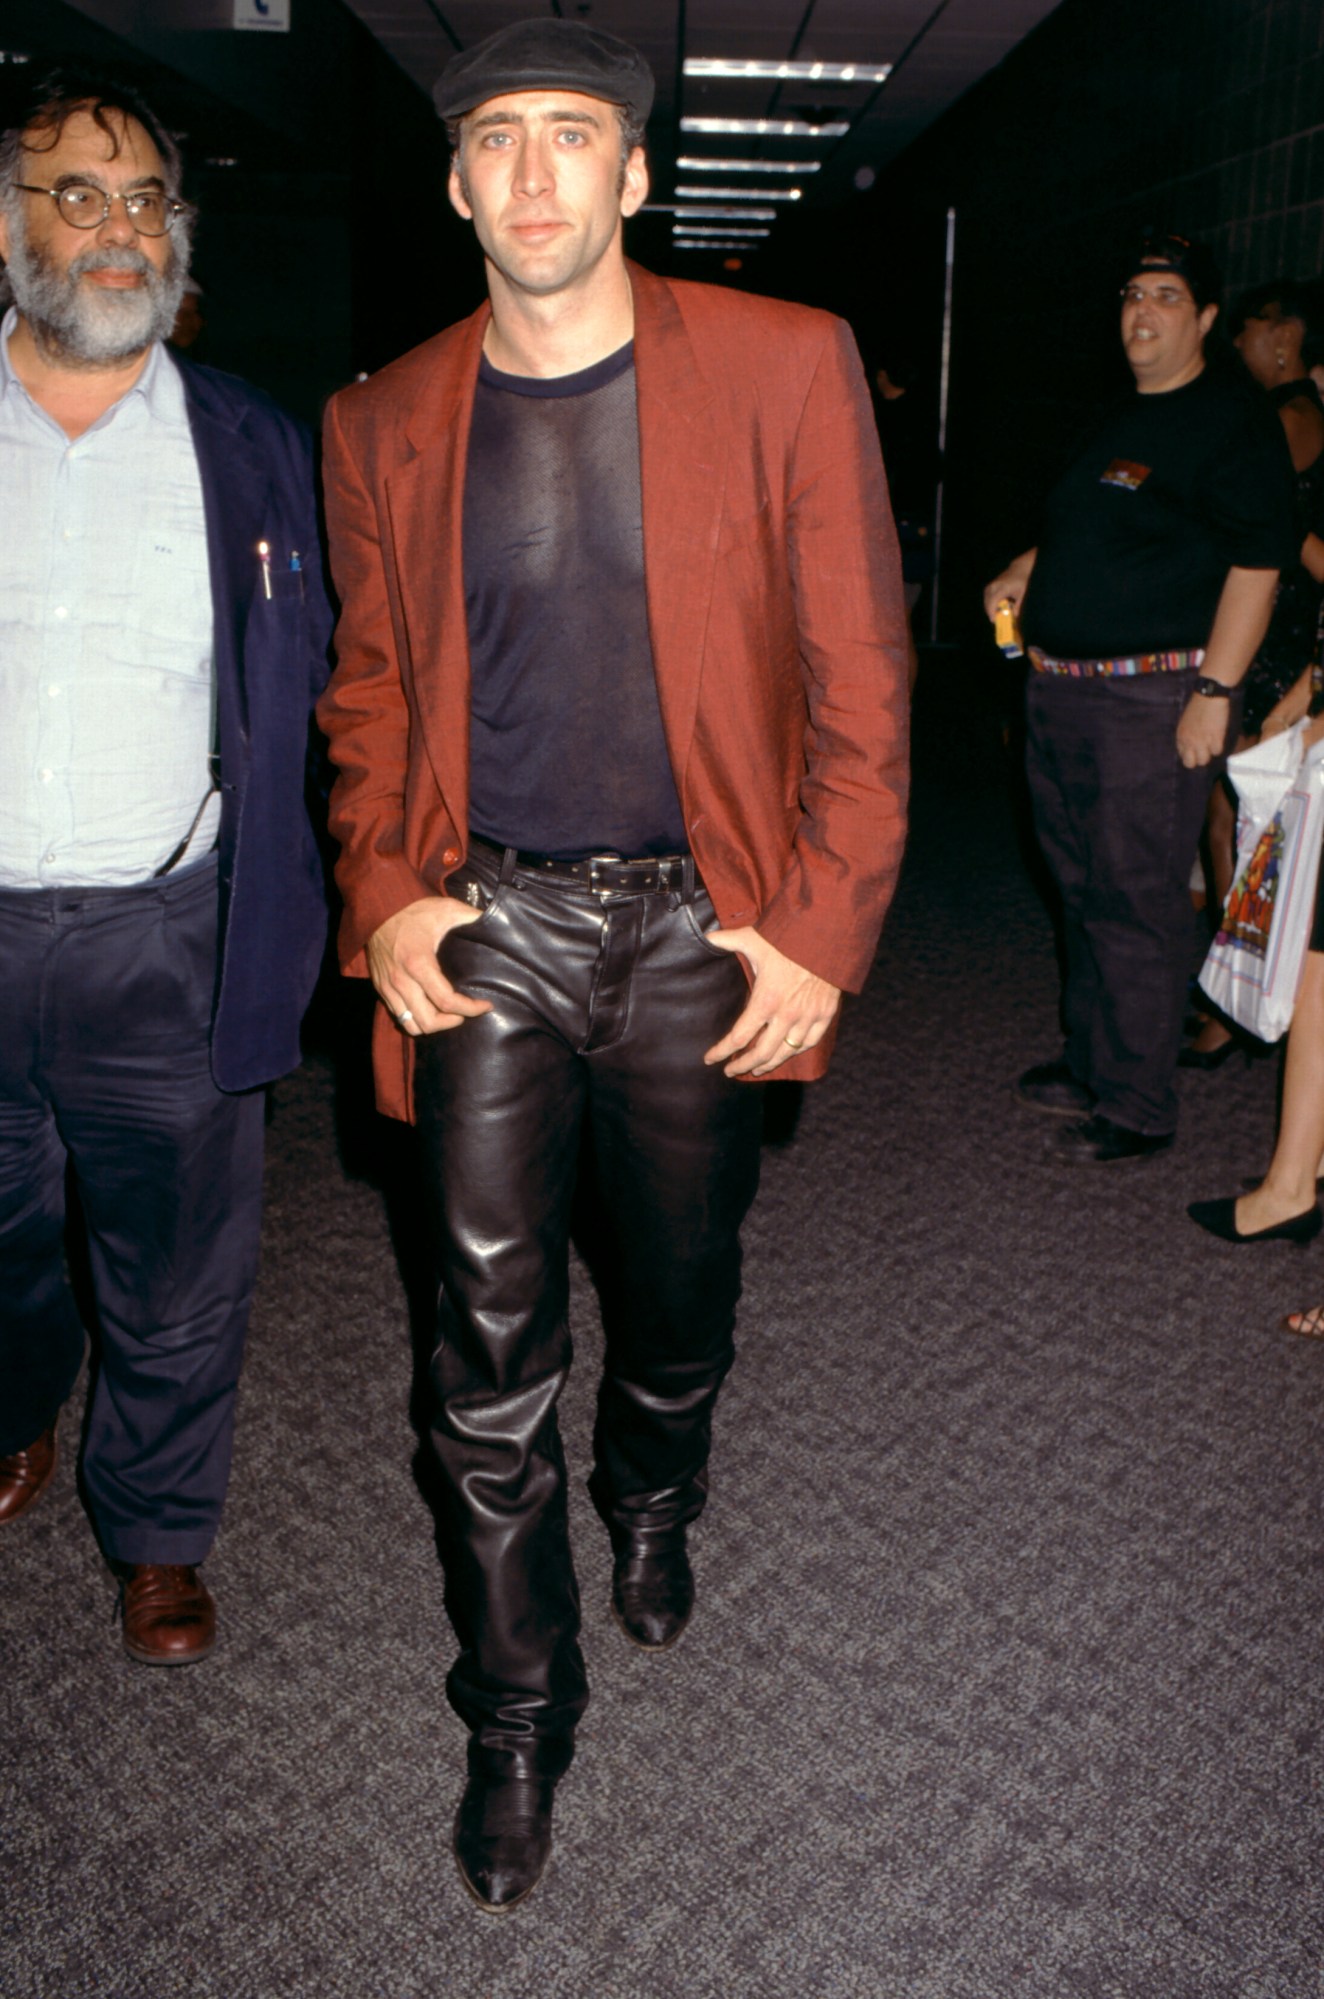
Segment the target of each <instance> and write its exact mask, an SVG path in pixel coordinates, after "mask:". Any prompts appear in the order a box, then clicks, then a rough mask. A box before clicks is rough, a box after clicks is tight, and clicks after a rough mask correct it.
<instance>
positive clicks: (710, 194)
mask: <svg viewBox="0 0 1324 1999" xmlns="http://www.w3.org/2000/svg"><path fill="white" fill-rule="evenodd" d="M803 191H804V190H803V189H802V188H798V187H678V188H677V189H676V193H677V194H678V195H680V196H681V197H682V198H683V197H684V196H686V195H688V196H689V197H690V199H691V200H696V199H697V200H699V201H798V200H799V199H800V196H801V194H802V193H803Z"/></svg>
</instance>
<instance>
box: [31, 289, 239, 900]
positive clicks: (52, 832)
mask: <svg viewBox="0 0 1324 1999" xmlns="http://www.w3.org/2000/svg"><path fill="white" fill-rule="evenodd" d="M15 323H16V315H15V313H14V312H13V310H12V309H11V310H10V312H9V313H8V314H7V315H6V317H5V320H4V323H3V325H2V326H0V886H4V887H8V888H28V889H30V888H54V887H63V886H79V887H82V886H85V885H89V884H92V885H100V886H116V885H122V884H127V883H131V882H141V881H145V880H146V879H147V878H148V877H149V876H150V875H152V874H153V873H154V872H155V871H156V870H157V869H158V868H159V867H160V866H161V865H162V863H163V862H164V861H166V860H167V859H168V858H169V856H170V855H171V853H172V852H173V850H174V849H175V847H176V846H177V845H178V843H179V842H180V840H182V839H183V838H184V835H185V834H186V833H187V831H188V828H189V826H190V824H191V822H192V821H193V818H194V815H195V814H196V812H197V810H198V807H199V804H200V803H201V801H202V799H203V797H204V795H205V794H206V791H207V787H208V782H209V780H208V762H207V760H208V756H209V753H210V751H211V747H212V704H213V672H212V642H213V641H212V602H211V582H210V578H209V575H208V570H207V532H206V522H205V520H204V517H203V506H202V485H201V481H200V479H199V476H198V465H197V458H196V455H195V453H194V449H193V439H192V436H191V433H190V431H189V423H188V412H187V409H186V407H185V402H184V385H183V382H182V381H181V379H180V375H179V371H178V369H177V368H176V367H175V365H174V363H173V362H172V360H171V359H170V357H169V355H168V354H167V353H166V351H165V349H164V348H163V347H160V346H156V347H154V348H153V349H152V351H151V353H150V355H149V356H148V359H147V365H146V366H145V367H144V369H143V372H142V374H141V375H140V376H139V378H138V380H137V382H136V383H135V384H134V386H133V388H132V389H130V390H129V391H128V393H127V394H126V395H124V396H122V397H121V398H120V400H119V401H118V402H117V403H115V404H114V405H113V406H112V407H111V408H110V409H108V410H107V411H106V413H105V415H104V416H102V417H100V418H99V419H98V420H97V422H96V423H94V424H93V425H92V426H91V428H90V429H88V430H85V431H84V432H83V434H82V435H81V436H80V437H76V438H72V439H71V438H70V437H69V436H67V434H66V433H65V432H64V431H63V430H62V429H61V428H60V425H59V424H58V423H56V421H55V420H54V418H53V417H51V416H49V415H48V414H47V413H46V411H45V410H43V409H41V408H40V407H39V406H38V405H37V404H36V403H35V402H34V401H33V400H32V398H31V396H30V395H29V394H28V392H27V390H26V389H25V388H24V387H23V384H22V383H21V382H20V381H19V379H18V377H17V376H16V375H15V373H14V371H13V368H12V366H11V363H10V359H9V340H10V336H11V334H12V333H13V330H14V326H15ZM219 816H220V806H219V800H218V798H217V797H216V796H215V794H213V795H212V797H211V798H210V799H209V801H208V803H207V806H206V809H205V810H204V812H203V815H202V818H201V819H200V820H199V822H198V825H197V828H196V830H195V832H194V835H193V837H192V839H191V841H190V843H189V848H188V854H187V856H186V857H185V860H184V861H181V862H180V863H179V865H186V863H187V861H188V860H194V859H199V858H201V856H202V855H203V854H205V853H206V852H207V851H208V850H209V848H211V846H212V845H213V844H214V843H215V838H216V827H217V823H218V820H219Z"/></svg>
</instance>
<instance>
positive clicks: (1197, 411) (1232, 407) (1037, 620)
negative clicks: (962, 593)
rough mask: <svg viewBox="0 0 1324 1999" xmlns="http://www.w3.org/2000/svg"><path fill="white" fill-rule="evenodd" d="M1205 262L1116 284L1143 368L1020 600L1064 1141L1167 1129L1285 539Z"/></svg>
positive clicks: (1282, 475) (1142, 268)
mask: <svg viewBox="0 0 1324 1999" xmlns="http://www.w3.org/2000/svg"><path fill="white" fill-rule="evenodd" d="M1217 312H1218V305H1217V276H1216V273H1215V272H1214V269H1213V266H1212V260H1211V259H1210V257H1209V254H1208V252H1207V251H1206V250H1204V249H1203V247H1202V246H1201V245H1198V244H1192V243H1189V242H1187V241H1186V240H1185V239H1184V238H1182V237H1177V236H1165V237H1159V238H1151V239H1149V240H1148V241H1147V242H1146V243H1145V244H1144V245H1143V247H1142V249H1141V250H1140V252H1139V254H1138V255H1137V257H1136V259H1135V264H1134V268H1133V270H1132V273H1131V276H1130V279H1129V281H1128V282H1127V283H1126V285H1124V286H1123V288H1122V324H1121V333H1122V345H1123V348H1124V350H1125V353H1126V358H1127V361H1128V363H1129V364H1130V367H1131V372H1132V374H1133V376H1134V378H1135V390H1134V392H1133V393H1130V394H1128V395H1126V396H1124V397H1123V398H1122V399H1121V400H1120V401H1118V402H1117V403H1116V404H1114V405H1113V407H1112V408H1111V409H1109V410H1108V411H1107V412H1106V413H1105V414H1104V416H1103V418H1102V420H1101V421H1100V423H1099V425H1098V427H1097V428H1096V429H1095V430H1094V431H1093V433H1092V434H1091V436H1090V437H1089V439H1088V441H1087V442H1086V443H1085V445H1084V446H1083V448H1082V449H1081V450H1080V451H1079V452H1078V454H1077V456H1076V457H1075V459H1074V461H1073V463H1072V464H1071V466H1070V467H1069V469H1068V470H1067V472H1066V474H1065V475H1064V477H1063V478H1062V479H1060V480H1059V482H1058V484H1057V485H1056V486H1055V487H1054V488H1053V490H1052V492H1051V493H1050V495H1049V498H1048V504H1047V506H1046V508H1045V513H1044V528H1043V533H1042V535H1041V537H1040V541H1039V544H1038V547H1037V548H1033V549H1029V550H1027V551H1026V553H1025V554H1024V555H1021V556H1019V557H1018V558H1017V559H1016V561H1015V562H1013V563H1012V564H1011V565H1010V566H1009V567H1008V568H1007V569H1006V570H1005V571H1004V572H1003V573H1002V575H1000V576H998V577H997V578H995V580H994V581H993V582H992V583H991V584H990V585H989V587H988V590H987V592H986V593H985V605H986V608H987V610H988V612H989V615H990V617H991V616H992V615H993V611H994V608H995V606H996V604H997V603H998V601H999V600H1001V599H1010V600H1011V602H1012V604H1013V605H1014V606H1015V607H1016V608H1017V610H1018V611H1019V614H1020V620H1021V629H1022V632H1023V634H1024V639H1025V643H1026V649H1027V652H1028V654H1029V659H1030V664H1031V667H1032V668H1033V671H1032V672H1031V674H1030V681H1029V689H1028V694H1027V765H1028V776H1029V783H1030V794H1031V799H1032V803H1033V808H1034V819H1035V829H1036V832H1037V834H1038V837H1039V842H1040V845H1041V847H1042V849H1043V853H1044V857H1045V859H1046V860H1047V862H1048V865H1049V868H1050V869H1051V871H1052V874H1053V876H1054V879H1055V881H1056V883H1057V886H1058V889H1059V891H1060V893H1061V897H1062V905H1063V921H1064V929H1065V944H1066V986H1065V991H1064V995H1063V1013H1064V1017H1065V1026H1066V1046H1065V1049H1064V1051H1063V1054H1062V1056H1061V1057H1060V1058H1059V1059H1058V1060H1056V1061H1052V1062H1043V1063H1039V1064H1037V1065H1036V1066H1035V1067H1034V1068H1032V1069H1029V1070H1027V1071H1026V1073H1025V1074H1024V1075H1023V1076H1022V1077H1021V1078H1020V1081H1019V1084H1018V1094H1019V1095H1020V1097H1021V1099H1022V1101H1023V1102H1025V1103H1027V1104H1030V1105H1031V1106H1033V1107H1034V1108H1036V1109H1039V1110H1044V1111H1049V1112H1052V1113H1054V1114H1057V1115H1062V1116H1067V1117H1070V1118H1071V1119H1072V1122H1071V1123H1070V1124H1069V1125H1067V1126H1066V1128H1065V1129H1064V1130H1063V1131H1062V1132H1061V1133H1060V1134H1059V1146H1060V1150H1061V1154H1062V1156H1063V1158H1064V1159H1065V1160H1068V1161H1070V1162H1073V1163H1075V1164H1081V1165H1108V1164H1114V1163H1117V1162H1119V1161H1124V1160H1135V1159H1145V1158H1148V1157H1150V1156H1151V1155H1152V1154H1154V1153H1156V1152H1159V1151H1161V1150H1163V1149H1164V1148H1165V1147H1166V1146H1169V1145H1171V1143H1172V1139H1173V1133H1174V1130H1175V1127H1176V1122H1177V1099H1176V1092H1175V1088H1174V1079H1175V1071H1176V1065H1177V1053H1178V1049H1179V1046H1180V1041H1181V1023H1182V1014H1183V1010H1184V1004H1185V994H1186V979H1187V974H1188V971H1189V952H1190V899H1189V893H1188V883H1189V879H1190V870H1191V863H1192V860H1193V859H1194V856H1195V851H1196V847H1197V845H1198V842H1199V838H1200V829H1201V826H1202V824H1203V821H1204V815H1205V809H1206V806H1207V803H1208V798H1209V793H1210V790H1211V788H1212V786H1213V784H1214V783H1215V781H1216V780H1217V778H1218V776H1219V775H1220V773H1221V772H1222V770H1223V767H1224V760H1225V757H1226V754H1227V751H1228V749H1229V748H1230V747H1231V745H1232V743H1233V742H1234V741H1235V739H1236V734H1237V719H1238V713H1239V706H1240V702H1239V696H1238V694H1237V688H1238V684H1239V682H1240V680H1241V678H1242V675H1243V674H1244V673H1245V671H1246V668H1247V666H1248V665H1249V664H1250V661H1251V659H1252V658H1253V657H1254V655H1255V651H1256V648H1257V646H1258V645H1259V642H1260V640H1261V639H1262V637H1263V636H1264V631H1265V628H1266V626H1267V624H1268V620H1269V613H1270V611H1271V609H1272V606H1273V598H1274V589H1275V586H1276V584H1277V580H1278V571H1279V569H1280V567H1281V566H1282V564H1283V563H1285V562H1288V561H1290V560H1291V557H1292V553H1293V527H1292V510H1291V497H1292V496H1291V465H1290V462H1289V460H1288V456H1287V452H1286V449H1285V447H1284V445H1283V441H1282V435H1281V430H1280V428H1279V426H1277V425H1276V424H1274V423H1272V422H1271V421H1270V422H1266V421H1265V413H1264V410H1263V408H1262V407H1261V400H1262V399H1261V398H1259V397H1258V396H1256V394H1255V393H1254V391H1253V389H1251V388H1250V387H1249V386H1244V385H1243V384H1242V383H1241V382H1240V381H1238V380H1237V379H1236V377H1235V376H1233V375H1231V374H1230V373H1227V372H1225V371H1224V370H1222V369H1221V368H1216V367H1209V366H1206V361H1205V353H1204V342H1205V339H1206V337H1207V335H1208V334H1209V331H1210V329H1211V327H1212V326H1213V323H1214V320H1215V318H1216V316H1217Z"/></svg>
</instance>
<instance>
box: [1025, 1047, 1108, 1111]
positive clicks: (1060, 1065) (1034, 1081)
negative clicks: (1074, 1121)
mask: <svg viewBox="0 0 1324 1999" xmlns="http://www.w3.org/2000/svg"><path fill="white" fill-rule="evenodd" d="M1016 1095H1017V1096H1018V1097H1019V1098H1020V1100H1021V1102H1022V1103H1023V1104H1028V1105H1029V1107H1030V1109H1031V1110H1032V1111H1047V1112H1048V1114H1049V1116H1050V1117H1075V1118H1078V1117H1081V1116H1082V1115H1084V1116H1088V1115H1089V1113H1090V1111H1092V1110H1093V1108H1094V1092H1093V1090H1087V1089H1086V1088H1085V1085H1084V1084H1083V1083H1078V1082H1077V1081H1076V1078H1075V1077H1074V1076H1073V1075H1072V1073H1071V1071H1070V1069H1069V1068H1068V1067H1067V1065H1066V1063H1065V1062H1060V1061H1059V1062H1036V1063H1035V1065H1034V1067H1033V1069H1027V1070H1026V1071H1025V1074H1024V1075H1023V1076H1019V1077H1018V1078H1017V1080H1016Z"/></svg>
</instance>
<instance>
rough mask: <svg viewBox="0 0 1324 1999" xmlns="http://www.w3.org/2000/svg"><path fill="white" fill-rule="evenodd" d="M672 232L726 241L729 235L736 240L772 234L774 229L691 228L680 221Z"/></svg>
mask: <svg viewBox="0 0 1324 1999" xmlns="http://www.w3.org/2000/svg"><path fill="white" fill-rule="evenodd" d="M671 233H672V235H673V236H693V237H696V238H697V237H700V236H707V237H713V238H717V237H720V238H721V240H722V241H723V242H725V241H726V240H727V238H728V237H729V238H731V239H732V240H733V241H734V240H737V239H743V238H745V237H751V238H752V237H755V236H771V234H772V231H771V229H704V228H703V227H701V226H700V227H696V228H693V229H690V228H687V227H686V225H685V224H684V223H683V222H678V223H677V224H676V226H675V228H674V229H673V230H672V232H671Z"/></svg>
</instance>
